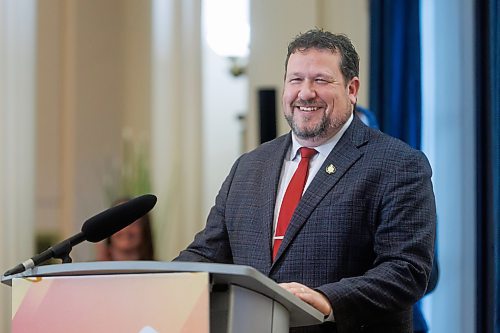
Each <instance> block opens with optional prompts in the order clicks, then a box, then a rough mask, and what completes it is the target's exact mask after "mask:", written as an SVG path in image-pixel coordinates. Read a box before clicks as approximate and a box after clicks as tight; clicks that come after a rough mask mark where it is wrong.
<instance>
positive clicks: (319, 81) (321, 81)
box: [315, 79, 328, 83]
mask: <svg viewBox="0 0 500 333" xmlns="http://www.w3.org/2000/svg"><path fill="white" fill-rule="evenodd" d="M315 81H316V82H318V83H328V81H327V80H325V79H316V80H315Z"/></svg>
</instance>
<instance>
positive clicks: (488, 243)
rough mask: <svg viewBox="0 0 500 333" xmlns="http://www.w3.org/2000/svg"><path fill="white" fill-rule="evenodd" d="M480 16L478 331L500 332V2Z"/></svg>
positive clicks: (492, 0)
mask: <svg viewBox="0 0 500 333" xmlns="http://www.w3.org/2000/svg"><path fill="white" fill-rule="evenodd" d="M476 14H477V15H476V22H477V24H476V39H477V47H476V55H477V66H476V68H477V82H476V83H477V84H476V86H477V87H479V88H478V90H477V110H476V114H477V122H476V123H477V138H476V139H477V193H478V196H477V220H478V227H477V231H478V232H477V244H478V245H477V253H478V256H477V262H478V270H477V272H478V273H477V280H478V282H477V285H478V288H477V305H478V306H477V308H478V314H477V331H478V332H485V333H500V1H499V0H480V1H478V2H477V3H476Z"/></svg>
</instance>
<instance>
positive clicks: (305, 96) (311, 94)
mask: <svg viewBox="0 0 500 333" xmlns="http://www.w3.org/2000/svg"><path fill="white" fill-rule="evenodd" d="M315 97H316V90H314V86H313V85H312V83H311V82H308V81H304V82H303V84H302V86H301V87H300V91H299V98H300V99H301V100H304V101H308V100H311V99H314V98H315Z"/></svg>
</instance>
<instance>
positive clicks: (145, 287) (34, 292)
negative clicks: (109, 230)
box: [12, 272, 209, 333]
mask: <svg viewBox="0 0 500 333" xmlns="http://www.w3.org/2000/svg"><path fill="white" fill-rule="evenodd" d="M12 287H13V291H12V292H13V294H12V333H21V332H22V333H25V332H41V333H43V332H50V333H63V332H64V333H67V332H73V333H84V332H85V333H87V332H97V333H99V332H103V333H104V332H106V333H109V332H123V333H128V332H130V333H156V332H179V333H180V332H205V333H208V332H209V274H208V273H204V272H202V273H168V274H165V273H156V274H122V275H88V276H63V277H33V278H16V279H13V284H12Z"/></svg>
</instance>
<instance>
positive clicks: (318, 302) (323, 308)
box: [279, 282, 332, 316]
mask: <svg viewBox="0 0 500 333" xmlns="http://www.w3.org/2000/svg"><path fill="white" fill-rule="evenodd" d="M279 285H280V286H281V287H283V288H284V289H286V290H288V291H289V292H291V293H292V294H294V295H295V296H297V297H298V298H300V299H301V300H303V301H304V302H306V303H309V304H310V305H312V306H313V307H314V308H316V309H318V310H319V311H320V312H321V313H323V314H324V315H325V316H329V315H330V313H331V312H332V306H331V305H330V301H329V300H328V298H326V296H325V295H323V294H322V293H320V292H317V291H316V290H313V289H311V288H309V287H307V286H304V285H303V284H300V283H297V282H290V283H280V284H279Z"/></svg>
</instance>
